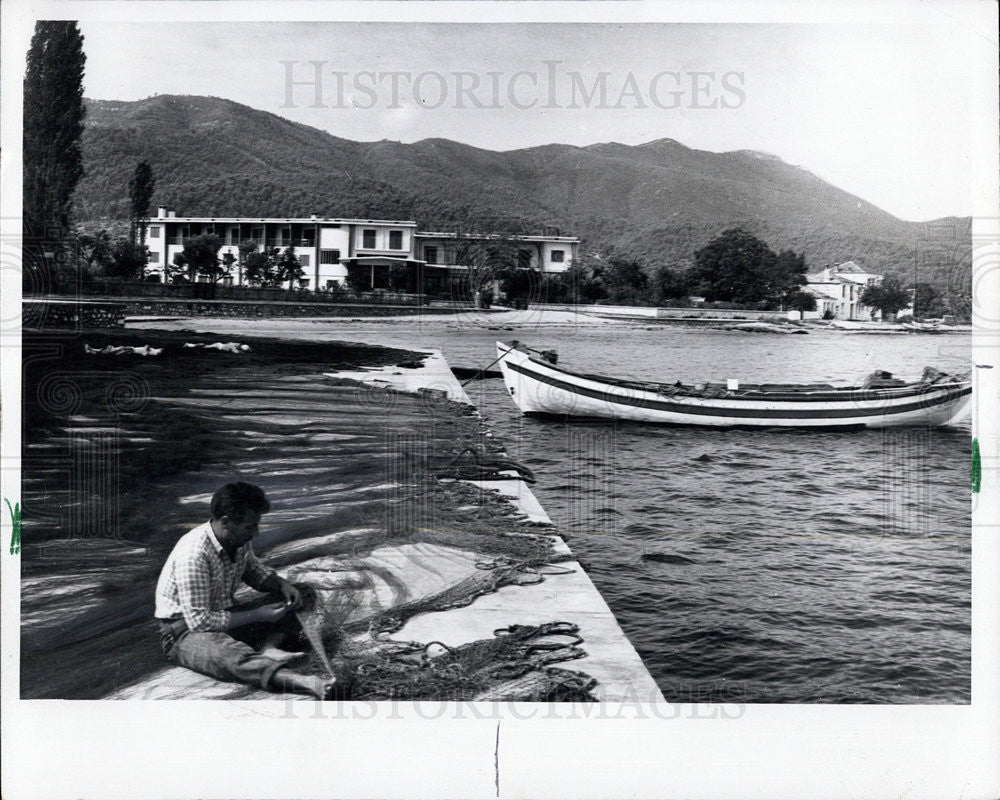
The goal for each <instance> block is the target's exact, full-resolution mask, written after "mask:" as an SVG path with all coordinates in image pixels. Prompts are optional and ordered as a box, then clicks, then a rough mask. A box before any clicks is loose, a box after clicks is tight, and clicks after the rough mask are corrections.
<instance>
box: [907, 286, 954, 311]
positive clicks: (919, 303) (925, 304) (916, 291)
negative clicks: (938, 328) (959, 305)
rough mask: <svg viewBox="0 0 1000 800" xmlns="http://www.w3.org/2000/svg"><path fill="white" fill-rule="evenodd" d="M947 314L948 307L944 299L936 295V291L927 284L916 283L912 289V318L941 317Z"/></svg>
mask: <svg viewBox="0 0 1000 800" xmlns="http://www.w3.org/2000/svg"><path fill="white" fill-rule="evenodd" d="M947 313H948V306H947V304H946V303H945V299H944V298H943V297H941V295H939V294H938V291H937V289H935V288H934V287H933V286H931V285H930V284H929V283H918V284H915V285H914V287H913V316H914V318H916V319H920V318H923V317H943V316H944V315H945V314H947Z"/></svg>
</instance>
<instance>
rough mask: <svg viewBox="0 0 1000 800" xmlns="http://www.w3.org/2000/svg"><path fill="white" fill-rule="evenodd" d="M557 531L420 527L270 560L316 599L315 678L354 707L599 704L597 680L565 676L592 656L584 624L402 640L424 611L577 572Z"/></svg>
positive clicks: (312, 615)
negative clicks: (333, 681)
mask: <svg viewBox="0 0 1000 800" xmlns="http://www.w3.org/2000/svg"><path fill="white" fill-rule="evenodd" d="M557 542H558V539H557V538H556V537H554V536H552V535H551V534H530V533H514V534H497V533H488V534H479V533H470V532H468V531H456V530H452V531H446V530H444V531H443V530H427V529H418V530H411V531H408V532H405V533H395V534H389V533H386V532H385V531H384V530H367V531H348V532H342V533H340V534H336V535H331V536H324V537H315V538H313V539H311V540H306V541H296V542H291V543H288V544H287V545H284V546H282V547H279V548H276V550H275V552H274V553H273V554H269V557H268V559H267V560H268V561H269V562H270V563H271V564H272V565H274V566H275V567H277V568H279V570H281V571H282V572H283V573H284V574H285V575H286V576H287V577H288V578H289V579H291V580H293V581H295V582H296V585H298V586H299V587H300V589H301V590H302V593H303V597H304V601H305V602H304V604H303V608H302V609H301V610H300V611H299V620H300V622H301V623H302V627H303V630H304V631H305V633H306V636H307V638H308V640H309V644H310V648H309V649H310V650H311V651H312V653H313V662H312V667H311V668H312V670H313V672H314V673H315V674H334V675H336V676H337V678H338V681H340V682H341V683H343V684H345V685H349V687H350V688H349V691H348V695H347V696H349V697H350V698H351V699H401V700H524V701H559V700H593V699H594V696H593V695H592V694H591V690H592V689H593V688H594V686H595V685H596V682H595V681H594V680H593V679H592V678H591V677H590V676H588V675H585V674H584V673H581V672H577V671H573V670H569V669H564V668H559V667H554V666H552V665H553V664H557V663H560V662H564V661H570V660H574V659H577V658H581V657H583V656H584V655H586V653H585V652H584V651H583V650H582V649H581V648H580V647H579V645H580V644H581V643H582V640H581V639H580V637H579V636H578V629H577V627H576V626H575V625H572V624H570V623H564V622H553V623H547V624H543V625H516V624H515V625H511V626H509V627H507V628H503V629H499V630H497V631H495V632H494V636H493V637H492V638H489V639H483V640H480V641H476V642H470V643H468V644H464V645H462V646H459V647H454V648H449V647H446V646H444V645H442V644H440V643H435V642H432V643H430V645H428V644H426V643H423V642H411V641H401V640H399V639H394V638H391V637H390V635H391V634H393V633H396V632H398V631H399V630H400V629H401V628H402V627H403V626H404V625H405V623H406V621H407V620H408V619H410V618H411V617H413V616H415V615H416V614H420V613H423V612H430V611H445V610H448V609H452V608H458V607H461V606H466V605H469V604H470V603H471V602H472V601H473V600H474V599H475V598H477V597H479V596H481V595H484V594H488V593H490V592H494V591H496V590H497V589H499V588H500V587H503V586H511V585H528V584H533V583H539V582H541V581H542V580H544V578H545V575H546V574H554V573H557V572H560V571H565V569H566V568H565V567H561V566H559V563H558V562H560V561H566V560H569V559H570V558H571V557H570V556H569V555H567V554H566V551H565V550H564V549H563V550H559V549H557V548H556V544H557Z"/></svg>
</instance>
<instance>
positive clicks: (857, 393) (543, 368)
mask: <svg viewBox="0 0 1000 800" xmlns="http://www.w3.org/2000/svg"><path fill="white" fill-rule="evenodd" d="M497 356H498V357H501V358H500V362H499V363H500V370H501V372H502V373H503V378H504V383H505V384H506V387H507V393H508V394H509V395H510V396H511V398H512V399H513V400H514V403H515V404H516V405H517V407H518V408H519V409H520V410H521V411H522V412H523V413H525V414H547V415H557V416H569V417H589V418H603V419H621V420H631V421H635V422H652V423H660V424H667V425H700V426H709V427H722V428H733V427H761V428H771V427H780V428H843V429H857V428H891V427H928V426H930V427H936V426H940V425H952V424H956V423H957V422H960V421H961V420H962V419H964V418H965V417H966V416H967V415H968V412H969V407H970V404H971V399H972V386H971V383H970V382H968V381H958V382H951V383H945V384H929V385H927V386H924V387H920V386H916V385H911V386H909V387H903V388H901V389H899V390H879V389H861V388H858V389H853V390H838V391H827V392H823V391H818V392H814V393H811V394H810V393H808V392H798V393H796V394H795V396H794V397H792V398H789V394H790V393H787V392H786V393H782V394H783V397H782V399H770V398H767V397H758V398H756V399H743V398H740V397H737V396H735V394H734V393H729V392H725V393H724V394H725V395H726V396H724V397H691V396H676V395H673V394H671V393H670V392H669V391H664V388H665V387H654V388H650V389H646V388H640V387H638V386H622V385H620V384H618V383H615V382H612V381H610V380H602V379H600V378H598V377H597V376H588V375H580V374H577V373H574V372H571V371H569V370H565V369H561V368H559V367H556V366H555V365H554V364H550V363H549V362H547V361H545V360H544V359H541V358H537V357H535V356H533V355H531V353H530V352H527V351H525V350H521V349H519V348H517V347H512V346H510V345H506V344H503V343H501V342H497Z"/></svg>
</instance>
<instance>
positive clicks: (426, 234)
mask: <svg viewBox="0 0 1000 800" xmlns="http://www.w3.org/2000/svg"><path fill="white" fill-rule="evenodd" d="M414 235H415V236H416V237H417V238H420V239H457V238H458V234H457V233H455V232H454V231H417V232H416V233H415V234H414ZM462 238H463V239H499V238H501V236H500V234H496V233H467V234H463V235H462ZM508 238H509V239H512V240H514V241H517V242H568V243H573V242H579V241H580V239H579V238H578V237H576V236H542V235H540V234H515V235H512V236H509V237H508Z"/></svg>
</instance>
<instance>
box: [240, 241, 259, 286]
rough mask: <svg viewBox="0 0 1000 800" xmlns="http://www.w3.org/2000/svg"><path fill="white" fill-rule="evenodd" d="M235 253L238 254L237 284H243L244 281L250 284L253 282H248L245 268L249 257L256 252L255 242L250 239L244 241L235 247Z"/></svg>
mask: <svg viewBox="0 0 1000 800" xmlns="http://www.w3.org/2000/svg"><path fill="white" fill-rule="evenodd" d="M236 249H237V251H238V252H239V257H238V258H237V262H236V263H237V268H238V269H239V275H238V276H237V281H236V282H237V283H243V280H244V279H246V282H247V283H250V284H252V283H253V281H252V280H250V274H249V272H248V269H247V266H248V264H249V261H250V257H251V256H252V255H253V254H254V253H256V252H257V242H255V241H253V240H252V239H244V240H243V241H242V242H240V243H239V245H238V246H237V248H236Z"/></svg>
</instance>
